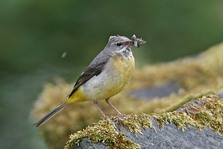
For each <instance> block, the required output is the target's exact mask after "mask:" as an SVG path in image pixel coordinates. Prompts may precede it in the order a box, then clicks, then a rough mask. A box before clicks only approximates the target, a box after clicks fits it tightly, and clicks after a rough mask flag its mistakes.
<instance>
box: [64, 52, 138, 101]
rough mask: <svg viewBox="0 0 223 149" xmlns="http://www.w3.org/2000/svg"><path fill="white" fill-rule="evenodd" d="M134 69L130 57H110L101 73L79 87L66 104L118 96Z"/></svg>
mask: <svg viewBox="0 0 223 149" xmlns="http://www.w3.org/2000/svg"><path fill="white" fill-rule="evenodd" d="M134 68H135V61H134V57H133V56H132V55H129V56H128V57H127V56H124V55H119V54H117V55H115V56H113V57H111V58H110V59H109V61H108V62H107V64H106V65H105V66H104V69H103V71H102V72H101V73H100V74H99V75H97V76H94V77H92V78H91V79H90V80H88V81H87V82H86V83H85V84H83V85H82V86H80V87H79V89H78V90H77V92H76V93H74V95H73V96H72V97H71V98H70V99H69V100H68V103H73V102H81V101H86V100H100V99H107V98H110V97H112V96H114V95H116V94H118V93H119V92H120V91H121V90H122V89H123V88H124V86H125V85H126V84H127V83H128V81H129V80H130V78H131V76H132V73H133V71H134Z"/></svg>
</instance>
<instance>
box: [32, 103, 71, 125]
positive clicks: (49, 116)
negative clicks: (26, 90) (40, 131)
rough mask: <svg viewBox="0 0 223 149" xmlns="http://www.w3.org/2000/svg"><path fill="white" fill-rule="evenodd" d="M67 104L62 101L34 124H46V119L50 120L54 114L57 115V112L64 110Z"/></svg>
mask: <svg viewBox="0 0 223 149" xmlns="http://www.w3.org/2000/svg"><path fill="white" fill-rule="evenodd" d="M66 106H67V103H62V104H60V105H59V106H57V107H56V108H54V109H53V110H51V111H50V112H49V113H48V114H46V115H45V116H44V117H43V118H41V119H40V120H39V121H38V122H37V123H35V124H34V125H35V126H36V127H38V126H41V125H42V124H44V123H45V122H46V121H48V120H49V119H50V118H52V117H53V116H55V115H56V114H58V113H59V112H60V111H62V110H63V109H64V108H65V107H66Z"/></svg>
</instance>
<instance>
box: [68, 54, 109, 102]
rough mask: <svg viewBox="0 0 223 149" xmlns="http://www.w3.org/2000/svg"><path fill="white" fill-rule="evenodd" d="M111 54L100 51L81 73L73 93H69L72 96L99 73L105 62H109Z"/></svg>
mask: <svg viewBox="0 0 223 149" xmlns="http://www.w3.org/2000/svg"><path fill="white" fill-rule="evenodd" d="M108 59H109V56H108V55H107V54H106V53H104V52H103V51H102V52H100V53H99V54H98V55H97V56H96V57H95V59H93V61H92V62H91V63H90V65H89V66H88V67H87V69H86V70H85V71H84V72H83V73H82V74H81V76H80V77H79V78H78V79H77V81H76V83H75V85H74V88H73V90H72V91H71V93H70V94H69V95H68V97H69V98H70V97H71V96H72V95H73V94H74V93H75V92H76V91H77V89H78V88H79V87H80V86H81V85H83V84H84V83H86V82H87V81H88V80H90V79H91V78H92V77H94V76H97V75H99V74H100V73H101V72H102V70H103V68H104V66H105V64H106V63H107V62H108Z"/></svg>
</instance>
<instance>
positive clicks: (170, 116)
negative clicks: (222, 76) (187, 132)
mask: <svg viewBox="0 0 223 149" xmlns="http://www.w3.org/2000/svg"><path fill="white" fill-rule="evenodd" d="M193 99H194V98H193ZM196 100H197V101H200V102H199V104H196V103H194V102H191V103H188V104H186V105H185V106H184V107H183V108H184V109H186V111H187V113H188V114H186V113H185V112H182V110H180V109H179V110H178V111H174V112H167V113H162V114H155V115H154V118H155V119H156V121H157V122H158V124H159V125H160V127H162V126H163V125H164V124H167V123H173V124H175V125H176V126H177V127H179V128H181V129H186V128H187V127H188V126H189V125H192V126H195V127H196V128H198V129H202V128H211V129H213V130H214V131H215V132H217V133H219V134H221V135H223V100H222V99H220V98H219V97H218V96H215V95H213V94H209V95H206V96H202V97H200V98H198V99H196Z"/></svg>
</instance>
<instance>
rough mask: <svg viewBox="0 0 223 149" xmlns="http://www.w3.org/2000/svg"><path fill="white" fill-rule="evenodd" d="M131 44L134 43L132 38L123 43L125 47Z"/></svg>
mask: <svg viewBox="0 0 223 149" xmlns="http://www.w3.org/2000/svg"><path fill="white" fill-rule="evenodd" d="M133 44H134V43H133V41H132V40H128V41H125V42H124V45H126V46H127V48H131V47H132V45H133Z"/></svg>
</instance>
